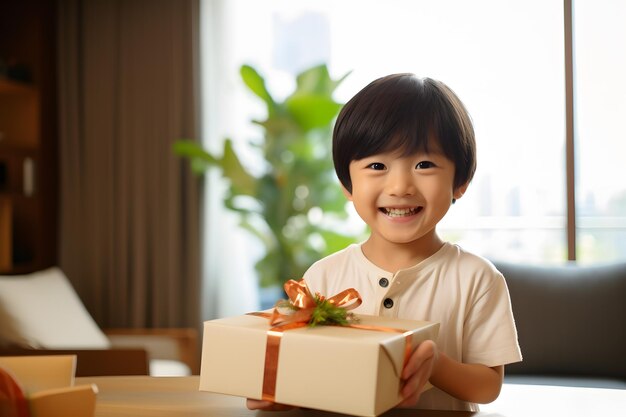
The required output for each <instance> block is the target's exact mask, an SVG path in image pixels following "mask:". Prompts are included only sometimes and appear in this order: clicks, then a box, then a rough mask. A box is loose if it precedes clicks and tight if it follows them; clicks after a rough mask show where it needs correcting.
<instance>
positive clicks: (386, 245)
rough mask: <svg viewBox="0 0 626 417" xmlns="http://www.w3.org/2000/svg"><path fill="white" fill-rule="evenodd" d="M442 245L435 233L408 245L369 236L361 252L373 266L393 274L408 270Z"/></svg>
mask: <svg viewBox="0 0 626 417" xmlns="http://www.w3.org/2000/svg"><path fill="white" fill-rule="evenodd" d="M443 244H444V242H443V241H442V240H441V238H439V236H438V235H437V234H436V233H433V234H432V235H431V236H424V237H423V238H421V239H419V241H413V242H408V243H395V242H390V241H388V240H385V239H382V238H381V237H379V236H374V235H371V236H370V237H369V239H367V241H366V242H365V243H363V245H362V246H361V250H362V251H363V254H364V255H365V257H366V258H367V259H369V260H370V261H371V262H372V263H373V264H374V265H376V266H378V267H379V268H382V269H384V270H385V271H388V272H391V273H393V274H395V273H396V272H398V271H399V270H401V269H406V268H410V267H412V266H414V265H417V264H418V263H420V262H422V261H423V260H425V259H427V258H429V257H430V256H432V255H434V254H435V253H436V252H437V251H438V250H439V249H441V247H442V246H443Z"/></svg>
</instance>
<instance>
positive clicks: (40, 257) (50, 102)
mask: <svg viewBox="0 0 626 417" xmlns="http://www.w3.org/2000/svg"><path fill="white" fill-rule="evenodd" d="M56 3H57V2H52V1H48V0H22V1H12V2H4V3H3V5H2V12H1V13H0V61H1V63H2V65H0V274H19V273H26V272H32V271H36V270H39V269H43V268H46V267H48V266H52V265H55V264H56V263H57V241H56V240H57V217H58V207H57V206H58V194H59V187H58V173H57V171H58V133H57V128H58V110H57V109H58V103H57V71H56V66H57V58H56V55H57V49H56V20H57V16H56ZM16 68H19V71H15V69H16ZM19 80H28V82H24V81H19Z"/></svg>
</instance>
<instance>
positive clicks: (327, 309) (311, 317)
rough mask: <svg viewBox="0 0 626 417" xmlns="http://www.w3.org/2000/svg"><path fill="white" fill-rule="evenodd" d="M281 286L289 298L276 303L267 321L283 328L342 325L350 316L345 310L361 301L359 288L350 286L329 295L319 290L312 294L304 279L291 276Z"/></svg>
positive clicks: (359, 303)
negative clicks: (322, 293)
mask: <svg viewBox="0 0 626 417" xmlns="http://www.w3.org/2000/svg"><path fill="white" fill-rule="evenodd" d="M284 289H285V293H287V296H288V297H289V300H287V301H285V300H283V301H282V302H281V301H279V302H278V303H276V306H275V307H274V311H273V312H272V315H271V317H270V324H271V325H272V326H274V327H281V328H283V330H286V329H285V327H287V328H292V327H301V326H303V325H306V324H308V325H309V326H315V325H318V324H322V325H328V324H331V325H333V324H339V325H346V324H348V322H349V321H350V320H351V319H352V317H351V313H348V312H347V311H348V310H352V309H354V308H357V307H358V306H359V305H361V302H362V299H361V296H360V295H359V292H358V291H357V290H355V289H354V288H349V289H347V290H344V291H342V292H340V293H339V294H336V295H333V296H332V297H330V298H326V297H324V296H322V295H320V294H319V293H316V294H315V296H313V294H311V290H309V287H308V286H307V285H306V282H305V281H304V279H301V280H300V281H295V280H293V279H291V280H289V281H287V282H286V283H285V285H284ZM285 308H286V309H288V310H291V311H292V312H291V314H284V313H282V312H281V310H284V309H285Z"/></svg>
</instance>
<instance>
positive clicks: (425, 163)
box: [415, 161, 436, 169]
mask: <svg viewBox="0 0 626 417" xmlns="http://www.w3.org/2000/svg"><path fill="white" fill-rule="evenodd" d="M435 166H436V165H435V164H434V163H433V162H430V161H420V162H418V163H417V165H415V169H428V168H434V167H435Z"/></svg>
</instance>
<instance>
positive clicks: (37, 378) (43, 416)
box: [0, 355, 98, 417]
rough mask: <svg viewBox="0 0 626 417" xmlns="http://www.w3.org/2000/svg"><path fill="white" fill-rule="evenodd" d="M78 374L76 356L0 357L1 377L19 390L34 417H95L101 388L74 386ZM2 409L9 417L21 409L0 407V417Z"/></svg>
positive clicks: (18, 407) (9, 406)
mask: <svg viewBox="0 0 626 417" xmlns="http://www.w3.org/2000/svg"><path fill="white" fill-rule="evenodd" d="M75 372H76V355H41V356H3V357H0V373H4V374H3V376H4V378H11V379H12V380H13V381H14V383H15V384H16V385H17V386H18V390H19V391H20V392H19V393H18V397H21V398H23V399H24V400H25V401H26V402H27V407H28V409H29V411H30V415H31V416H36V417H68V416H72V417H93V415H94V413H95V409H96V395H97V393H98V388H97V387H96V386H95V385H94V384H85V385H74V374H75ZM21 398H18V399H17V400H18V401H19V400H21ZM5 400H7V401H13V400H15V399H13V398H9V399H6V398H5ZM3 406H4V407H5V411H8V413H9V415H14V413H13V412H12V411H15V410H18V409H20V407H21V405H17V404H0V415H5V414H2V411H3ZM14 406H15V408H14ZM17 415H20V414H19V412H17Z"/></svg>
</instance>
